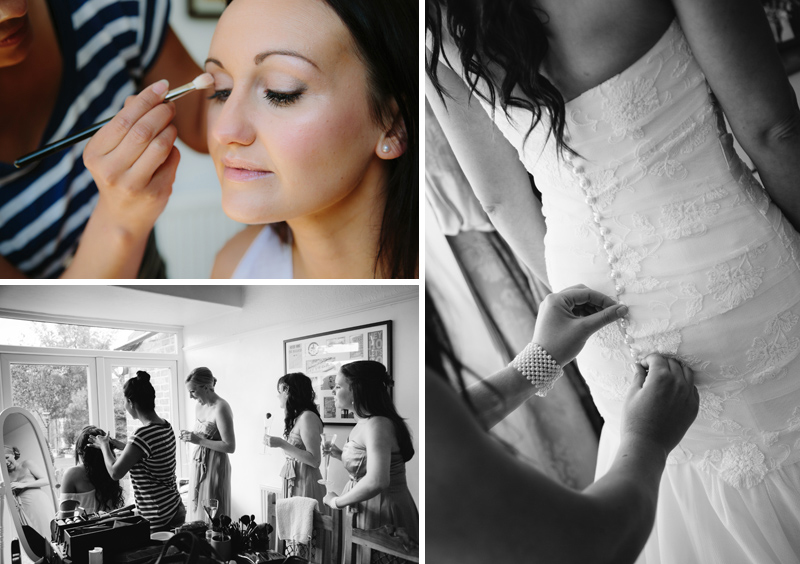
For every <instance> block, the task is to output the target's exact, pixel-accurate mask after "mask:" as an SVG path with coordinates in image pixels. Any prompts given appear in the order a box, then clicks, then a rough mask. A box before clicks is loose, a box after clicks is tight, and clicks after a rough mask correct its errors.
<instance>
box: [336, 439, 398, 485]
mask: <svg viewBox="0 0 800 564" xmlns="http://www.w3.org/2000/svg"><path fill="white" fill-rule="evenodd" d="M342 464H343V465H344V468H345V470H347V473H348V474H350V479H351V480H352V481H356V482H357V481H358V480H360V479H361V478H363V477H364V475H365V474H366V473H367V449H366V447H365V446H363V445H361V444H359V443H357V442H355V441H353V440H348V441H347V442H346V443H345V444H344V447H342ZM397 485H402V486H405V485H406V463H405V462H404V461H403V456H402V455H401V454H400V451H394V452H392V454H391V459H390V463H389V487H392V486H397Z"/></svg>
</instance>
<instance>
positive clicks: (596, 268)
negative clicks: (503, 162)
mask: <svg viewBox="0 0 800 564" xmlns="http://www.w3.org/2000/svg"><path fill="white" fill-rule="evenodd" d="M497 114H498V115H500V114H501V112H500V111H498V112H497ZM566 120H567V131H566V133H567V134H568V138H566V139H565V140H566V141H567V143H568V144H569V145H570V147H572V148H573V149H574V150H575V152H576V153H577V156H575V155H569V154H565V155H563V158H559V157H558V153H557V152H556V150H555V144H554V142H553V140H552V138H550V139H548V137H547V135H546V133H547V132H546V130H544V129H543V128H537V129H535V130H534V131H533V132H532V133H531V136H530V139H529V141H528V142H526V143H524V144H523V143H522V142H521V137H522V134H523V133H525V132H526V131H527V129H526V128H523V127H522V125H520V127H519V131H508V129H509V126H508V123H507V122H506V123H505V124H504V125H503V127H505V128H506V129H504V133H505V134H507V136H508V138H509V140H511V141H512V143H513V144H514V146H515V147H516V148H517V150H518V151H519V152H520V155H521V156H522V158H523V162H524V163H525V165H526V167H527V168H528V170H529V171H530V172H531V174H532V175H533V176H534V178H535V180H536V184H537V186H538V188H539V189H540V190H541V192H542V195H543V209H544V212H545V218H546V223H547V235H546V238H545V259H546V262H547V269H548V276H549V278H550V283H551V285H552V287H553V289H554V290H556V291H558V290H561V289H563V288H565V287H568V286H571V285H574V284H585V285H586V286H589V287H591V288H594V289H596V290H598V291H601V292H603V293H605V294H608V295H611V296H614V297H615V298H616V299H617V300H618V301H620V302H621V303H624V304H626V305H628V306H629V314H628V316H626V319H623V320H619V321H618V322H617V323H615V324H613V326H612V325H609V326H606V327H605V328H603V329H602V330H601V331H599V332H597V333H596V334H595V335H594V336H592V337H591V338H590V339H589V340H588V342H587V344H586V346H585V347H584V350H583V351H582V353H581V355H580V357H579V359H578V362H579V364H580V367H581V371H582V373H583V374H584V376H585V378H586V381H587V383H588V385H589V387H590V389H591V390H592V394H593V397H594V398H595V403H596V405H597V407H598V410H599V411H600V413H601V415H603V416H604V417H606V421H607V424H608V425H609V428H608V431H606V432H614V431H615V430H616V429H614V428H613V427H612V426H614V425H617V422H618V421H619V420H620V415H621V412H622V402H623V401H624V398H625V395H626V393H627V390H628V386H629V381H630V378H631V375H632V374H633V371H634V368H633V366H634V365H633V363H632V360H633V361H635V360H638V359H641V358H642V356H644V355H647V354H649V353H651V352H659V353H662V354H666V355H670V356H672V357H674V358H676V359H679V360H680V361H682V362H684V363H686V364H688V365H689V366H691V367H692V369H693V370H694V372H695V382H696V385H697V387H698V390H699V392H700V413H699V415H698V417H697V419H696V420H695V422H694V423H693V425H692V426H691V428H690V429H689V431H688V432H687V434H686V436H685V437H684V439H683V440H682V441H681V444H680V445H679V447H678V448H676V449H675V451H673V452H672V453H670V456H669V462H670V464H678V463H681V464H684V463H691V464H694V465H697V467H698V468H701V469H702V470H704V471H706V472H709V473H712V474H714V475H716V476H718V477H719V479H720V480H722V481H724V482H725V483H726V484H728V485H730V486H732V487H734V488H739V489H745V488H750V487H753V486H754V485H756V484H759V483H761V482H762V481H763V479H764V476H765V474H766V473H767V472H769V471H772V470H774V469H776V468H780V467H781V466H782V465H788V464H798V463H800V383H798V378H800V234H798V233H797V232H796V231H795V230H794V229H793V228H792V226H791V225H790V224H789V223H788V222H787V221H786V220H785V218H783V217H782V215H781V213H780V210H778V209H777V208H776V207H775V206H774V204H773V203H772V202H771V201H770V198H769V196H768V195H767V192H766V191H765V189H764V188H763V187H762V186H761V184H759V182H758V180H757V179H756V177H754V176H753V174H752V173H751V172H750V171H749V170H748V169H747V167H746V166H745V165H744V164H743V163H742V161H741V159H740V158H739V156H738V155H737V154H736V151H735V149H734V147H733V136H732V135H731V134H730V133H729V132H728V131H727V130H726V129H725V125H724V119H722V113H721V110H720V108H719V107H718V106H717V105H716V104H715V101H714V99H713V96H712V95H711V94H710V92H709V89H708V85H707V84H706V82H705V77H704V76H703V73H702V71H701V69H700V67H699V65H698V64H697V61H695V60H694V58H693V57H692V54H691V50H690V49H689V46H688V44H687V43H686V40H685V38H684V37H683V34H682V32H681V30H680V27H679V26H678V25H677V22H676V23H674V24H673V25H672V26H671V28H670V29H669V30H668V31H667V32H666V33H665V35H664V37H662V39H660V40H659V41H658V43H657V44H656V45H655V46H654V47H653V48H652V49H651V50H650V52H648V54H647V55H646V56H645V57H643V58H642V59H641V60H639V61H637V62H636V63H635V64H634V65H632V66H631V68H630V69H628V70H625V71H623V72H622V73H620V74H619V75H617V76H616V77H614V78H612V79H610V80H608V81H606V82H604V83H602V84H600V85H598V86H596V87H595V88H592V89H590V90H589V91H587V92H584V93H583V94H581V95H580V96H578V97H577V98H575V99H574V100H571V101H569V102H567V104H566ZM515 122H516V123H518V124H527V123H529V122H530V121H529V117H527V116H525V115H522V114H521V113H520V114H519V115H515ZM511 129H512V130H513V127H511Z"/></svg>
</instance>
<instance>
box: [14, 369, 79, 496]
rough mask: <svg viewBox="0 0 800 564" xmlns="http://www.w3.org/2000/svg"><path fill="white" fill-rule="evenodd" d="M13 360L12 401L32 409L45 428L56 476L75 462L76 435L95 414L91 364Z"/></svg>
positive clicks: (16, 404)
mask: <svg viewBox="0 0 800 564" xmlns="http://www.w3.org/2000/svg"><path fill="white" fill-rule="evenodd" d="M90 363H92V364H93V361H87V362H86V364H43V363H38V362H37V363H27V362H9V373H10V374H11V401H10V404H9V405H15V406H20V407H24V408H25V409H27V410H28V411H30V412H31V413H32V414H33V416H34V418H35V419H36V421H37V423H39V425H40V426H41V428H42V430H43V431H44V436H45V440H46V441H47V445H48V448H49V450H50V457H51V460H52V462H53V466H54V468H55V474H56V480H58V481H59V482H61V476H62V475H63V473H64V470H65V469H66V468H69V467H70V466H74V465H75V438H76V437H77V435H78V433H79V432H80V430H81V428H83V426H84V425H88V424H89V423H94V422H93V420H92V419H93V418H92V416H91V411H93V410H92V409H91V403H90V383H89V374H90V371H89V365H90Z"/></svg>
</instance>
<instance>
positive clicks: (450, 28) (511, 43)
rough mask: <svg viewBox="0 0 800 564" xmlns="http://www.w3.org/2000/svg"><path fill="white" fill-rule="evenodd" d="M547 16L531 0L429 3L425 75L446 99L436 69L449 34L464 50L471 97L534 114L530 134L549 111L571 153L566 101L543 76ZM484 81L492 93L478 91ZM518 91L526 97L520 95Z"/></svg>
mask: <svg viewBox="0 0 800 564" xmlns="http://www.w3.org/2000/svg"><path fill="white" fill-rule="evenodd" d="M543 18H544V19H545V20H546V18H547V15H546V14H545V12H544V11H543V10H541V9H540V8H536V7H534V6H533V3H532V2H530V1H528V0H504V1H492V0H468V1H466V2H464V1H460V0H459V1H452V0H425V28H426V30H427V31H428V34H429V37H430V39H431V55H429V56H428V57H426V59H427V60H426V61H425V71H426V72H427V74H428V78H429V79H430V81H431V83H432V84H433V86H434V88H435V89H436V91H437V93H438V94H439V96H440V97H441V98H442V100H443V101H444V97H445V96H446V95H447V91H446V90H445V88H444V87H443V86H442V84H441V82H440V81H439V79H438V77H437V75H436V70H437V68H438V66H439V64H440V63H439V57H440V55H444V54H443V51H442V45H443V40H444V33H445V32H446V33H447V34H449V35H450V37H452V39H453V42H454V43H455V45H456V47H457V48H458V54H459V59H460V62H461V66H462V68H463V69H464V75H465V77H464V78H465V79H466V81H467V86H468V87H469V90H470V94H473V95H477V96H479V97H480V98H483V99H484V100H486V101H487V102H488V103H489V104H491V105H492V106H493V107H494V106H495V105H496V104H497V103H498V102H499V105H500V107H501V108H503V111H505V112H506V113H508V109H509V108H511V107H516V108H522V109H524V110H528V111H530V112H531V114H532V116H531V125H530V128H529V129H528V134H530V132H531V131H532V130H533V128H534V127H535V126H536V125H537V124H538V123H539V122H540V121H541V119H542V115H543V112H544V113H546V114H547V115H549V117H550V133H552V134H554V135H555V138H556V144H557V147H558V149H559V152H562V151H565V150H566V151H567V152H570V153H571V152H572V151H571V150H570V148H569V147H568V146H567V145H566V143H565V142H564V115H565V110H564V98H563V96H561V93H560V92H559V91H558V89H557V88H556V87H555V86H553V84H552V83H551V82H550V81H549V80H547V78H545V77H544V76H543V75H542V74H541V73H540V72H539V69H540V68H541V65H542V61H543V60H544V57H545V55H546V54H547V49H548V43H547V35H546V33H545V28H544V24H543V23H542V19H543ZM444 60H445V61H447V57H446V56H444ZM492 67H494V68H499V69H500V71H501V72H502V75H501V76H497V75H496V73H494V72H493V71H492V70H491V69H492ZM479 81H483V82H484V83H485V84H486V87H487V88H488V92H486V93H483V92H481V91H480V90H478V89H477V86H478V82H479ZM515 88H519V91H521V92H522V94H524V96H518V95H516V96H515V95H514V89H515ZM526 138H527V136H526Z"/></svg>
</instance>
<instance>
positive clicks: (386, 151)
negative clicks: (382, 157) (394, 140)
mask: <svg viewBox="0 0 800 564" xmlns="http://www.w3.org/2000/svg"><path fill="white" fill-rule="evenodd" d="M389 148H390V147H389V144H388V143H384V144H383V147H381V151H383V152H384V153H388V152H389Z"/></svg>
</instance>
